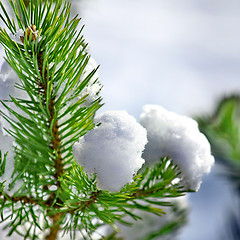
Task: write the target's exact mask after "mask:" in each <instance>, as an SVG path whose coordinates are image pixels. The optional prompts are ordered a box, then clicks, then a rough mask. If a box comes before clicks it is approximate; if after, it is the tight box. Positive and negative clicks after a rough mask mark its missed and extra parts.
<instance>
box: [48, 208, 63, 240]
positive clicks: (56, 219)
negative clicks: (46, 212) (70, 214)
mask: <svg viewBox="0 0 240 240" xmlns="http://www.w3.org/2000/svg"><path fill="white" fill-rule="evenodd" d="M62 215H63V213H56V214H54V215H53V216H50V218H51V219H52V221H53V224H52V226H51V228H50V233H49V235H48V236H46V238H45V240H55V239H57V234H58V232H59V230H60V224H61V221H60V220H61V218H62Z"/></svg>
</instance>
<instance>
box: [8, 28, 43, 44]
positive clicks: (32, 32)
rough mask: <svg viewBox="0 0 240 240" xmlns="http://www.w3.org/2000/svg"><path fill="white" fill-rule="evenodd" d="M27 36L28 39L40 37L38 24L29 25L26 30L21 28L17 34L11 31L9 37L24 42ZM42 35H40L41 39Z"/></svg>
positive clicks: (20, 42)
mask: <svg viewBox="0 0 240 240" xmlns="http://www.w3.org/2000/svg"><path fill="white" fill-rule="evenodd" d="M25 36H26V37H27V39H29V38H30V37H31V41H33V40H36V39H37V37H38V30H37V29H36V26H35V25H34V24H32V25H31V26H29V27H27V28H26V30H25V31H23V30H22V29H19V30H18V31H17V32H16V33H15V34H13V33H10V34H9V37H10V38H11V39H12V40H13V41H14V42H16V43H18V44H23V43H24V38H25ZM40 39H41V37H40V36H39V40H40Z"/></svg>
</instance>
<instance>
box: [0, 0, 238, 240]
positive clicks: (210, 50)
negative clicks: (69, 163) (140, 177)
mask: <svg viewBox="0 0 240 240" xmlns="http://www.w3.org/2000/svg"><path fill="white" fill-rule="evenodd" d="M2 2H3V3H5V2H6V0H4V1H2ZM77 13H78V14H79V15H80V17H82V24H85V29H84V35H85V39H86V41H87V42H88V43H89V48H90V53H91V55H92V57H93V58H94V59H95V60H96V61H97V62H98V63H99V64H100V65H101V66H100V81H101V82H102V83H103V84H104V89H103V92H102V95H103V99H104V102H105V105H104V106H103V107H102V110H101V111H106V110H110V109H111V110H127V111H128V113H130V114H132V115H134V116H135V117H136V118H137V119H139V116H140V114H141V109H142V106H143V105H144V104H159V105H162V106H163V107H165V108H167V109H168V110H171V111H174V112H177V113H180V114H185V115H188V116H192V117H197V119H200V118H201V119H202V118H203V120H202V121H200V123H201V124H200V127H201V128H202V131H204V132H205V133H206V135H207V136H208V137H209V140H210V141H211V143H212V144H213V145H214V149H213V151H214V153H215V156H216V164H215V167H214V168H213V170H212V172H211V173H210V174H209V175H208V176H205V177H204V179H203V183H202V186H201V188H200V190H199V192H198V193H192V194H189V197H188V199H189V204H190V214H189V216H188V221H187V224H186V225H185V226H184V227H182V228H181V229H180V231H179V233H178V235H177V237H176V239H178V240H203V239H204V240H219V239H221V240H230V239H240V234H239V231H240V228H239V226H240V216H239V215H240V214H239V213H240V211H239V186H240V185H238V184H239V175H240V170H239V169H240V168H238V167H239V165H238V163H236V162H237V161H234V163H233V165H232V156H231V151H233V150H234V148H235V147H237V146H233V148H232V149H230V148H228V149H226V151H228V152H227V153H229V154H226V156H224V157H223V156H222V154H220V153H219V151H218V149H219V148H222V146H223V145H224V144H226V141H227V140H226V141H225V142H221V145H218V144H215V142H214V141H215V140H216V135H214V134H215V133H216V132H218V129H214V131H215V132H214V131H211V134H208V131H209V129H211V130H212V128H211V126H209V125H210V122H211V123H212V121H210V120H212V118H213V116H215V115H216V114H217V113H218V112H216V110H215V109H216V108H217V104H218V102H221V100H222V98H223V97H226V96H228V95H230V94H233V93H234V94H235V95H237V94H238V93H239V92H240V79H239V77H240V1H238V0H194V1H193V0H181V1H179V0H168V1H165V0H148V1H146V0H145V1H143V0H114V1H112V0H82V1H77V0H73V15H74V14H77ZM1 26H2V23H1ZM0 51H1V58H0V64H1V62H2V56H3V51H2V48H1V49H0ZM234 104H235V103H234ZM237 104H238V103H236V109H237V108H238V105H237ZM214 113H215V115H214ZM231 113H232V115H229V117H231V118H232V119H233V122H234V124H236V125H239V123H238V120H239V114H238V112H237V113H236V112H235V111H233V112H231ZM233 115H234V116H233ZM235 115H237V116H235ZM215 117H216V116H215ZM217 119H218V118H217ZM225 120H226V119H225ZM225 120H224V121H225ZM226 121H227V120H226ZM233 122H230V123H229V122H228V124H229V125H228V126H227V129H228V127H229V126H230V124H233ZM235 129H236V128H235ZM233 132H235V133H236V134H238V133H239V132H238V130H236V131H234V130H233ZM228 134H229V138H228V139H231V134H232V132H231V133H228ZM223 135H224V136H225V135H226V134H224V133H223ZM221 136H222V135H221ZM221 136H220V137H219V136H217V137H219V138H221ZM239 136H240V135H237V140H239V139H238V137H239ZM239 138H240V137H239ZM237 140H236V141H237ZM222 158H224V159H222ZM239 158H240V157H236V158H235V160H236V159H237V160H238V159H239ZM229 162H230V164H229ZM238 162H239V161H238ZM234 164H236V165H234ZM236 166H237V167H236ZM233 169H235V170H236V169H237V170H239V171H236V173H235V175H234V177H233V175H232V172H233ZM236 176H237V177H236ZM236 179H237V180H236Z"/></svg>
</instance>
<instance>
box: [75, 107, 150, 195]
mask: <svg viewBox="0 0 240 240" xmlns="http://www.w3.org/2000/svg"><path fill="white" fill-rule="evenodd" d="M95 123H96V124H97V123H101V125H100V126H96V127H95V128H94V129H93V130H91V131H89V132H88V133H87V134H85V135H84V136H83V137H81V138H80V140H79V142H77V143H75V144H74V146H73V153H74V156H75V159H77V160H78V161H79V163H80V164H81V165H82V166H84V167H85V170H86V171H87V172H88V173H96V175H97V180H98V187H99V188H100V189H105V190H109V191H112V192H114V191H119V190H120V189H121V188H122V187H123V186H124V185H125V184H127V183H129V182H131V181H132V178H133V175H134V174H135V173H136V172H137V171H138V170H139V169H140V168H141V167H142V165H143V163H144V160H143V159H142V158H141V155H142V151H143V150H144V147H145V145H146V143H147V133H146V130H145V129H144V128H143V127H142V126H141V125H140V124H139V123H137V122H136V119H135V118H134V117H132V116H131V115H129V114H128V113H127V112H125V111H107V112H105V113H102V114H99V115H97V116H96V117H95Z"/></svg>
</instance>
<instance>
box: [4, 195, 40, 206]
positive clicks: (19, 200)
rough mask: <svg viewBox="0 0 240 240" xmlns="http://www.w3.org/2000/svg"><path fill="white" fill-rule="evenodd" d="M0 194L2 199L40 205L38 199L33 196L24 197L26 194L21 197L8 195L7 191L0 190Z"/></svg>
mask: <svg viewBox="0 0 240 240" xmlns="http://www.w3.org/2000/svg"><path fill="white" fill-rule="evenodd" d="M0 196H1V197H3V199H4V200H5V201H11V202H14V203H17V202H22V203H26V204H32V205H40V204H39V203H40V202H39V201H38V200H35V199H33V198H30V197H26V196H22V197H14V196H10V195H9V194H7V193H2V192H0Z"/></svg>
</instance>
